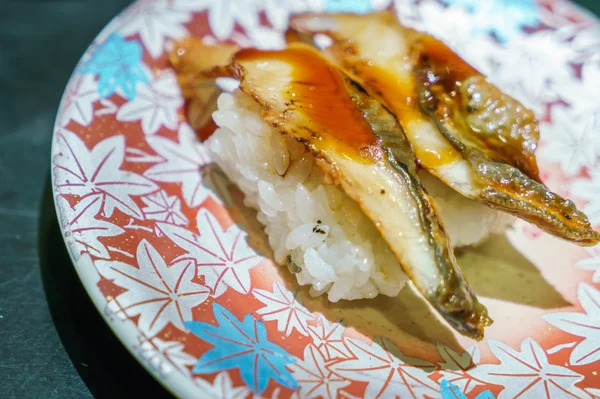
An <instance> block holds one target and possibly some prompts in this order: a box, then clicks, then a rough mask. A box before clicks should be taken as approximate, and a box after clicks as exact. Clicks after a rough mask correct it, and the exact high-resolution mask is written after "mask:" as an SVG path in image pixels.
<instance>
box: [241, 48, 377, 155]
mask: <svg viewBox="0 0 600 399" xmlns="http://www.w3.org/2000/svg"><path fill="white" fill-rule="evenodd" d="M233 67H234V70H235V69H236V68H239V67H241V68H243V69H248V70H249V69H252V70H262V74H260V73H259V74H256V73H249V74H248V77H246V79H245V80H242V85H244V84H247V86H248V87H249V94H250V95H251V96H253V97H254V98H255V100H257V101H259V102H261V103H264V102H265V100H264V99H265V96H264V95H263V96H256V95H253V93H252V90H256V87H258V86H260V85H255V84H254V82H247V81H246V80H247V79H252V78H253V77H254V76H262V77H264V78H265V79H266V81H265V83H261V84H262V85H266V90H268V91H271V92H273V93H277V96H283V99H284V102H283V104H281V103H279V101H276V100H275V97H274V99H273V101H270V102H269V103H267V104H262V105H263V106H266V107H268V109H269V110H270V111H271V112H268V114H269V115H267V117H268V118H269V119H271V120H270V122H271V124H273V125H275V126H277V125H280V124H283V123H286V128H287V129H289V128H290V126H291V125H297V128H296V129H294V130H293V132H292V133H293V135H294V136H295V137H296V139H298V140H301V141H303V142H305V143H307V144H309V145H311V146H315V147H318V148H320V149H322V148H324V147H328V146H333V147H334V148H335V150H336V151H337V152H338V153H342V154H343V155H344V156H346V157H349V158H352V159H362V160H363V161H364V160H370V161H376V160H378V159H380V158H381V149H380V141H379V139H378V138H377V137H376V136H375V135H374V134H373V132H372V130H371V128H370V126H369V125H368V123H367V122H366V121H365V117H364V115H363V114H361V112H359V111H358V110H357V109H356V106H355V104H354V102H353V101H352V99H351V98H350V97H349V95H348V93H347V91H346V89H345V86H344V81H343V75H342V74H341V72H340V71H339V70H338V69H337V68H336V67H334V66H333V65H331V64H329V62H327V60H326V59H325V58H323V56H322V55H321V54H319V53H318V52H317V51H316V50H314V49H312V48H310V47H308V46H304V45H298V44H297V45H292V46H290V47H288V48H287V49H285V50H277V51H263V50H256V49H243V50H240V51H239V52H238V53H237V54H236V55H235V59H234V65H233ZM289 68H291V70H289ZM236 74H237V75H239V76H241V75H243V71H238V72H236ZM287 77H290V78H289V79H286V78H287ZM272 111H279V112H272ZM295 118H300V119H301V122H302V123H294V121H295V120H296V121H298V122H300V120H299V119H295Z"/></svg>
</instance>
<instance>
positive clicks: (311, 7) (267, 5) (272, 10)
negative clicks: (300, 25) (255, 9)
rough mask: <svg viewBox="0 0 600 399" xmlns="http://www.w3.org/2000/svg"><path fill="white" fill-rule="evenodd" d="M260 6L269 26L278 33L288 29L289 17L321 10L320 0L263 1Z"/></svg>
mask: <svg viewBox="0 0 600 399" xmlns="http://www.w3.org/2000/svg"><path fill="white" fill-rule="evenodd" d="M261 6H262V8H263V11H264V12H265V15H266V17H267V19H268V20H269V22H270V23H271V25H273V27H274V28H275V29H277V30H279V31H283V30H285V29H286V28H287V27H288V21H289V19H290V15H292V14H298V13H302V12H307V11H320V10H321V8H322V7H321V1H320V0H264V1H262V2H261Z"/></svg>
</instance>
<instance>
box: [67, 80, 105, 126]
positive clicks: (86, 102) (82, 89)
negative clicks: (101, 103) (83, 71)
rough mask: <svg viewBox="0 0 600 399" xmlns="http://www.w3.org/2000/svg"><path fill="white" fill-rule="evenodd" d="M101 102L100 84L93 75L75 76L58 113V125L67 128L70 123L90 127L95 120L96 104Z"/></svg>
mask: <svg viewBox="0 0 600 399" xmlns="http://www.w3.org/2000/svg"><path fill="white" fill-rule="evenodd" d="M98 100H100V95H99V94H98V83H96V81H95V80H94V77H93V76H91V75H75V76H74V77H73V78H72V79H71V81H70V82H69V85H68V86H67V89H66V90H65V94H64V95H63V99H62V101H61V103H60V110H59V111H58V121H57V122H58V123H59V124H60V126H62V127H65V126H67V124H68V123H69V122H70V121H75V122H77V123H79V124H80V125H83V126H88V125H89V124H90V123H91V122H92V119H93V118H94V103H95V102H96V101H98Z"/></svg>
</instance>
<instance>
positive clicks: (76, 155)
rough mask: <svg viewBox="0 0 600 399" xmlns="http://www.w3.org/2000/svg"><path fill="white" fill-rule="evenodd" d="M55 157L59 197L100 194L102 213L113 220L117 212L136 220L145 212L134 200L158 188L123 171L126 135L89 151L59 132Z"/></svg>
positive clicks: (71, 136) (75, 138) (70, 134)
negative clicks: (113, 215)
mask: <svg viewBox="0 0 600 399" xmlns="http://www.w3.org/2000/svg"><path fill="white" fill-rule="evenodd" d="M56 147H57V148H56V151H57V153H56V155H55V156H54V175H55V180H54V183H55V189H56V191H57V192H58V193H60V194H72V195H78V196H80V197H85V196H87V195H91V194H98V193H101V194H102V195H103V197H104V201H103V207H104V208H103V213H104V215H105V216H107V217H111V216H112V214H113V212H114V210H115V209H119V210H120V211H121V212H123V213H124V214H126V215H129V216H131V217H134V218H136V219H143V218H144V215H143V214H142V211H141V210H140V208H139V207H138V205H137V204H136V203H135V201H134V199H133V197H136V196H141V195H146V194H149V193H151V192H154V191H156V190H157V189H158V187H157V186H156V184H154V183H153V182H152V181H150V180H148V179H147V178H145V177H144V176H141V175H138V174H137V173H133V172H129V171H126V170H122V169H121V166H122V164H123V161H124V159H125V136H123V135H122V134H120V135H116V136H111V137H109V138H106V139H104V140H102V141H100V142H99V143H98V144H96V145H95V146H94V148H92V150H91V151H90V150H89V149H88V148H87V147H86V145H85V143H84V142H83V141H82V140H81V139H80V138H79V137H78V136H77V135H76V134H75V133H73V132H70V131H68V130H65V129H60V130H59V131H58V132H56Z"/></svg>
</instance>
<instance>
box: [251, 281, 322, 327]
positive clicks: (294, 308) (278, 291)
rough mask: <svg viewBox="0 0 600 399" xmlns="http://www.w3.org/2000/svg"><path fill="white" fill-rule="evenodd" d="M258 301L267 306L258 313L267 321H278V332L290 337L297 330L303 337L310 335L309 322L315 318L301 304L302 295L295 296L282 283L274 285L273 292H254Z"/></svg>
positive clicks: (256, 290)
mask: <svg viewBox="0 0 600 399" xmlns="http://www.w3.org/2000/svg"><path fill="white" fill-rule="evenodd" d="M252 294H253V295H254V297H255V298H256V299H258V300H259V301H261V302H262V303H264V304H265V305H266V306H265V307H263V308H260V309H259V310H257V311H256V313H258V314H259V315H261V317H262V319H263V320H265V321H271V320H277V331H279V332H283V333H285V336H286V337H289V336H290V334H291V333H292V331H294V330H297V331H298V332H299V333H300V334H302V335H308V322H309V321H311V320H314V319H315V317H314V316H313V315H312V313H310V312H309V311H308V310H307V309H306V308H305V307H304V306H302V303H301V294H300V293H298V294H296V295H295V296H294V294H293V293H292V292H291V291H289V290H287V289H286V288H285V287H284V286H283V285H282V284H281V283H279V282H275V283H274V284H273V292H269V291H267V290H259V289H257V288H255V289H253V290H252Z"/></svg>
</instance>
